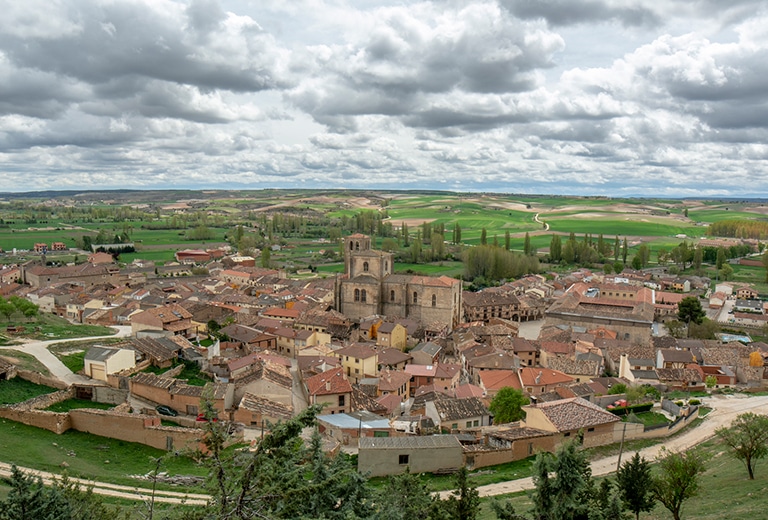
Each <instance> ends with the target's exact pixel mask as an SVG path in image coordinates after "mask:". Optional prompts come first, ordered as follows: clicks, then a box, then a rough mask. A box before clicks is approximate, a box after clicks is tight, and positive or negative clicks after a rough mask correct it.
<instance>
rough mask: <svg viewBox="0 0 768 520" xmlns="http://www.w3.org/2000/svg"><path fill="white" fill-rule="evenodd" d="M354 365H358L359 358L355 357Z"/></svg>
mask: <svg viewBox="0 0 768 520" xmlns="http://www.w3.org/2000/svg"><path fill="white" fill-rule="evenodd" d="M355 363H357V364H358V365H359V364H360V358H357V357H356V358H355Z"/></svg>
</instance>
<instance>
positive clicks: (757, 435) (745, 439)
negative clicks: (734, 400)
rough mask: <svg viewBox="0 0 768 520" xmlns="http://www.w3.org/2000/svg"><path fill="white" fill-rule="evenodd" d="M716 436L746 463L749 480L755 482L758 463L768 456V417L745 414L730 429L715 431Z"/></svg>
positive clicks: (738, 417) (723, 428) (735, 455)
mask: <svg viewBox="0 0 768 520" xmlns="http://www.w3.org/2000/svg"><path fill="white" fill-rule="evenodd" d="M715 435H717V437H718V438H719V439H720V440H721V441H722V442H723V444H725V445H726V446H728V448H729V449H730V452H731V455H733V456H734V457H736V458H737V459H739V460H740V461H742V462H743V463H744V465H745V466H746V467H747V473H748V474H749V480H754V479H755V465H756V464H757V461H758V460H760V459H762V458H765V456H766V455H768V416H765V415H758V414H755V413H752V412H746V413H743V414H741V415H739V416H737V417H736V419H735V420H734V421H733V422H732V423H731V426H730V427H721V428H718V429H717V430H715Z"/></svg>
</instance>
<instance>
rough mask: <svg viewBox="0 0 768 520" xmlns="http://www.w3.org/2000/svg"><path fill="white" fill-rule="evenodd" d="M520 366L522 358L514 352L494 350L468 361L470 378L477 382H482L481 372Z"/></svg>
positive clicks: (515, 368)
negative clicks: (518, 357)
mask: <svg viewBox="0 0 768 520" xmlns="http://www.w3.org/2000/svg"><path fill="white" fill-rule="evenodd" d="M518 368H520V360H519V359H517V357H516V356H515V355H514V354H509V353H507V352H493V353H491V354H486V355H483V356H478V357H475V358H473V359H470V360H468V361H467V370H468V373H469V380H470V382H472V383H477V384H479V383H480V374H482V373H483V372H494V371H497V370H503V371H509V370H517V369H518Z"/></svg>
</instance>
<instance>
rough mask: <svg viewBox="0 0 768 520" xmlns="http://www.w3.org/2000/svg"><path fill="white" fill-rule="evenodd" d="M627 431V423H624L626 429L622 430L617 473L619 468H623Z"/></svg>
mask: <svg viewBox="0 0 768 520" xmlns="http://www.w3.org/2000/svg"><path fill="white" fill-rule="evenodd" d="M626 433H627V423H626V422H625V423H624V429H623V430H621V445H620V446H619V460H618V461H616V473H618V472H619V469H620V468H621V454H622V452H623V451H624V435H626Z"/></svg>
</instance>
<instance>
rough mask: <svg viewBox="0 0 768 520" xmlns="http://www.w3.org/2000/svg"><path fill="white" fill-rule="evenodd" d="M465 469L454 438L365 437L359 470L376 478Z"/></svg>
mask: <svg viewBox="0 0 768 520" xmlns="http://www.w3.org/2000/svg"><path fill="white" fill-rule="evenodd" d="M463 465H464V459H463V455H462V448H461V443H460V442H459V440H458V439H457V438H456V437H455V436H454V435H430V436H408V437H363V438H361V439H360V442H359V451H358V459H357V470H358V471H359V472H360V473H362V474H364V475H369V476H372V477H380V476H385V475H399V474H401V473H404V472H405V471H406V470H407V471H410V472H411V473H432V472H445V471H455V470H457V469H458V468H460V467H462V466H463Z"/></svg>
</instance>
